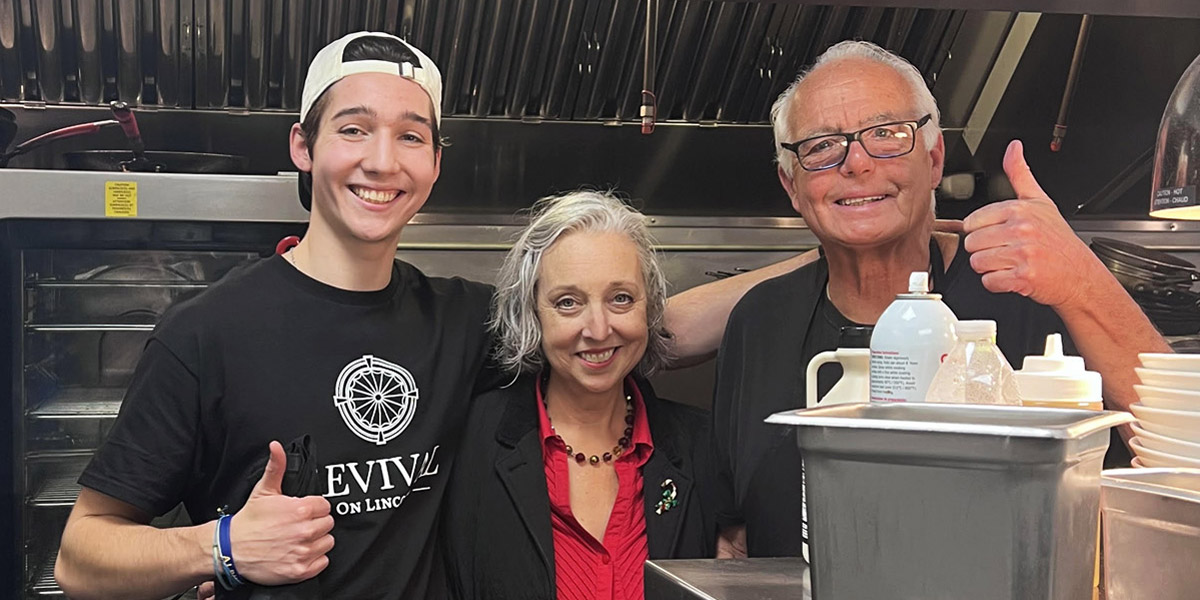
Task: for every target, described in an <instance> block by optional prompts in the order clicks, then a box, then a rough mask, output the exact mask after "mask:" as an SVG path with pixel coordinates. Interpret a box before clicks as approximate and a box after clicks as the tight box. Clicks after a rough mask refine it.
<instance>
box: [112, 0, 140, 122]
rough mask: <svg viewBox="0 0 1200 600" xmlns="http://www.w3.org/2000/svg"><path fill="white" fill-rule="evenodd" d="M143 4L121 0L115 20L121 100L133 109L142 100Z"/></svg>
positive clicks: (118, 2)
mask: <svg viewBox="0 0 1200 600" xmlns="http://www.w3.org/2000/svg"><path fill="white" fill-rule="evenodd" d="M141 4H142V2H141V0H117V2H116V7H115V8H116V11H115V15H114V19H113V23H114V31H115V33H116V40H115V42H116V44H117V46H116V47H117V98H118V99H119V100H121V101H123V102H128V103H129V104H131V105H134V106H136V105H138V104H139V103H140V102H141V99H142V57H141V48H140V46H141V41H142V39H141V38H142V36H141V29H142V28H141V21H142V6H141Z"/></svg>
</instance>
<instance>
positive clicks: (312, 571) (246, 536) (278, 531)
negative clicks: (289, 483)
mask: <svg viewBox="0 0 1200 600" xmlns="http://www.w3.org/2000/svg"><path fill="white" fill-rule="evenodd" d="M269 451H270V459H269V460H268V461H267V467H266V469H264V470H263V475H262V478H261V479H259V481H258V483H257V484H255V485H254V489H253V490H252V491H251V492H250V497H249V499H247V500H246V504H245V506H243V507H242V509H241V510H240V511H238V513H237V514H235V515H234V516H233V521H232V523H231V524H230V536H231V545H232V546H233V548H232V550H233V552H232V554H233V560H234V562H235V563H236V565H237V570H238V573H239V574H241V576H242V577H243V578H244V579H247V580H249V581H252V582H254V583H258V584H261V585H282V584H286V583H296V582H298V581H304V580H305V579H311V578H313V577H315V576H316V575H317V574H318V573H320V572H321V571H323V570H324V569H325V567H327V566H329V559H328V558H327V557H326V556H325V554H326V553H328V552H329V551H330V550H331V549H332V548H333V536H332V535H330V534H329V532H330V531H331V530H332V529H333V517H332V516H331V515H330V514H329V501H328V500H326V499H324V498H322V497H320V496H305V497H303V498H293V497H291V496H285V495H284V494H283V493H282V491H281V490H280V487H281V486H282V484H283V474H284V472H285V471H286V469H287V456H286V454H284V451H283V446H281V445H280V444H279V442H271V443H270V446H269Z"/></svg>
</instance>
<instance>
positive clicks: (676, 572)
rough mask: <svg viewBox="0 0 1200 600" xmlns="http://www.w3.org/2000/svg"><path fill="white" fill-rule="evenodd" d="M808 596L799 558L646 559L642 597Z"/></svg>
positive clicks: (740, 599)
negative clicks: (644, 590)
mask: <svg viewBox="0 0 1200 600" xmlns="http://www.w3.org/2000/svg"><path fill="white" fill-rule="evenodd" d="M784 598H786V599H788V600H812V590H811V586H810V584H809V581H808V565H807V564H805V563H804V561H803V560H802V559H800V558H748V559H722V560H717V559H700V560H651V561H646V600H691V599H697V600H734V599H737V600H782V599H784Z"/></svg>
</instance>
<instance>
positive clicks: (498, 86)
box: [466, 0, 520, 117]
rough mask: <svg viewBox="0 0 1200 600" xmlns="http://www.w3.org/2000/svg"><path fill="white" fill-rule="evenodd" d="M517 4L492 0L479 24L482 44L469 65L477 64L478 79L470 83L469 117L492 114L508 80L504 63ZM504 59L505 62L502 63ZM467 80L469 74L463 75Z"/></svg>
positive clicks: (509, 57) (508, 58) (509, 58)
mask: <svg viewBox="0 0 1200 600" xmlns="http://www.w3.org/2000/svg"><path fill="white" fill-rule="evenodd" d="M519 4H520V3H519V2H514V1H513V0H493V1H492V4H491V7H490V10H488V11H487V19H486V22H484V21H481V22H480V23H479V27H480V29H482V40H481V42H482V44H481V46H480V47H479V51H478V54H479V57H478V59H477V60H475V61H472V63H471V64H473V65H474V64H478V65H480V66H481V68H480V69H479V70H478V73H479V74H478V76H477V77H475V78H474V79H475V80H476V81H474V82H472V85H471V88H472V96H473V104H474V106H473V107H472V109H471V114H473V115H475V116H476V117H485V116H487V115H488V114H490V113H491V112H492V106H493V105H495V104H501V103H502V101H503V96H504V92H503V90H504V82H505V80H506V79H507V78H508V69H507V66H508V65H507V64H506V63H509V62H510V61H511V56H512V49H511V42H512V41H513V38H512V36H511V35H510V34H511V33H512V32H514V31H515V30H516V23H515V22H514V18H515V16H516V13H517V10H519V9H520V6H519ZM506 59H507V60H506ZM466 75H467V76H468V77H470V75H471V72H470V71H468V72H467V74H466Z"/></svg>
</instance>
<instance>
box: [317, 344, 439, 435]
mask: <svg viewBox="0 0 1200 600" xmlns="http://www.w3.org/2000/svg"><path fill="white" fill-rule="evenodd" d="M419 395H420V394H419V392H418V390H417V383H416V381H414V380H413V376H412V374H411V373H409V372H408V370H407V369H405V368H404V367H401V366H400V365H396V364H392V363H390V362H388V361H386V360H383V359H381V358H377V357H374V356H371V355H370V354H367V355H364V356H363V357H362V358H358V359H356V360H354V361H352V362H351V363H350V364H348V365H346V367H345V368H343V369H342V372H341V374H340V375H338V380H337V387H336V388H335V389H334V393H333V404H334V406H336V407H337V409H338V412H340V413H341V415H342V420H343V421H345V422H346V426H347V427H349V428H350V431H353V432H354V435H357V436H358V437H360V438H362V439H364V440H366V441H368V442H372V443H374V444H375V445H377V446H382V445H384V444H387V443H388V442H389V441H391V440H392V439H393V438H395V437H396V436H398V435H400V434H401V433H402V432H403V431H404V429H405V428H406V427H408V424H409V423H410V422H411V421H412V418H413V414H414V413H415V412H417V398H418V397H419Z"/></svg>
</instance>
